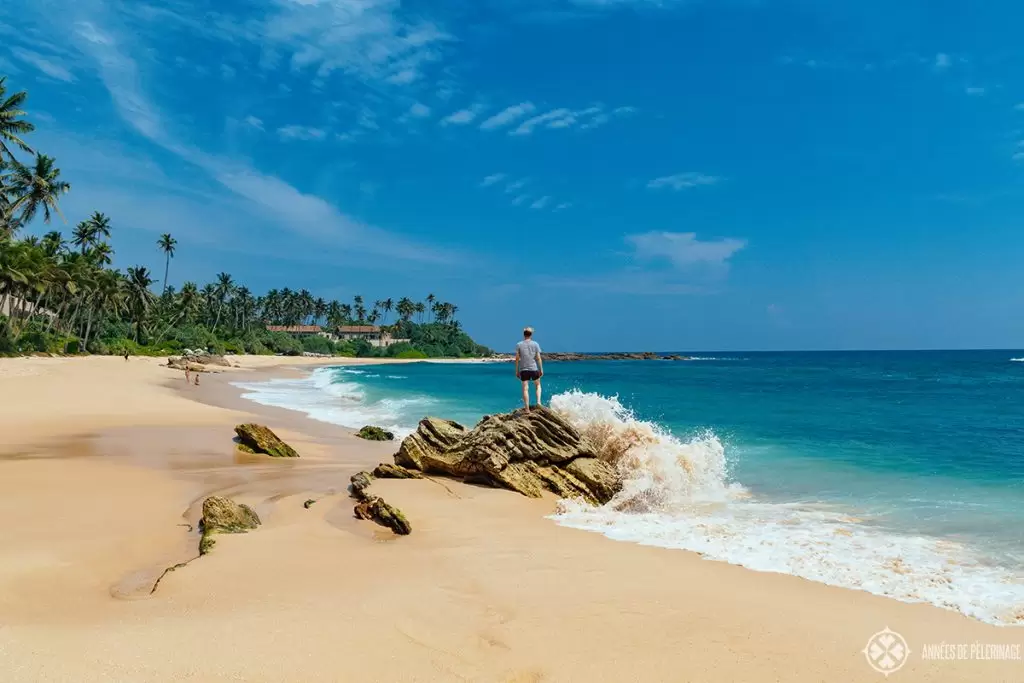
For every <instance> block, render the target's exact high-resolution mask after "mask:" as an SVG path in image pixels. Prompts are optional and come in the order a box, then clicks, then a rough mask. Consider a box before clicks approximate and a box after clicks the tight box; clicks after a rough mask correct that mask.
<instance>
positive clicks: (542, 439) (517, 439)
mask: <svg viewBox="0 0 1024 683" xmlns="http://www.w3.org/2000/svg"><path fill="white" fill-rule="evenodd" d="M395 463H396V464H398V465H401V466H403V467H406V468H409V469H416V470H420V471H422V472H424V473H427V474H443V475H448V476H451V477H456V478H458V479H462V480H464V481H466V482H469V483H477V484H485V485H489V486H496V487H502V488H507V489H511V490H513V491H517V492H519V493H521V494H523V495H525V496H530V497H531V498H539V497H540V496H541V494H542V492H543V491H544V490H548V491H552V492H553V493H555V494H557V495H559V496H561V497H565V498H583V499H585V500H587V501H588V502H590V503H592V504H595V505H601V504H604V503H607V502H608V501H609V500H611V498H612V496H614V495H615V494H616V493H617V492H618V491H619V489H620V488H621V486H622V484H621V481H620V479H619V476H618V472H617V471H616V469H615V467H614V466H612V465H609V464H608V463H606V462H604V461H602V460H600V459H599V458H598V457H597V451H596V449H595V448H594V446H593V445H592V444H591V443H590V442H589V441H587V439H586V438H584V437H583V436H582V435H580V433H579V432H578V431H576V429H575V428H574V427H573V426H572V425H570V424H569V423H568V422H566V421H565V420H564V419H562V418H561V417H560V416H559V415H558V414H557V413H554V412H552V411H551V410H549V409H547V408H535V409H534V410H531V411H525V410H518V411H516V412H514V413H508V414H504V415H488V416H487V417H484V418H483V419H482V420H480V422H479V423H478V424H477V425H476V427H474V428H473V429H472V430H471V431H467V430H466V428H465V427H463V426H462V425H460V424H458V423H455V422H450V421H448V420H439V419H437V418H426V419H424V420H422V421H421V422H420V424H419V427H418V428H417V430H416V432H415V433H413V434H411V435H410V436H408V437H407V438H406V439H405V440H404V441H403V442H402V445H401V447H400V448H399V450H398V453H396V454H395Z"/></svg>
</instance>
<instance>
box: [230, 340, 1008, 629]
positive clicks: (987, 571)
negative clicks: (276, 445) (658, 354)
mask: <svg viewBox="0 0 1024 683" xmlns="http://www.w3.org/2000/svg"><path fill="white" fill-rule="evenodd" d="M690 355H696V356H697V357H698V358H700V360H694V361H583V362H561V363H559V362H548V363H547V364H546V367H545V370H546V374H545V376H544V380H543V383H544V392H545V402H546V403H547V402H548V401H549V399H550V400H551V403H552V407H554V408H555V409H556V410H559V411H561V412H563V413H564V414H566V415H567V416H569V417H571V419H572V421H574V423H575V424H576V425H577V426H578V427H580V428H581V429H584V430H586V429H587V428H589V427H591V426H593V425H595V424H605V425H612V426H613V427H614V429H617V430H620V431H622V432H623V433H628V434H635V433H642V434H644V435H645V436H644V438H643V439H641V441H642V443H640V444H638V445H637V446H636V449H635V452H634V453H633V455H632V456H631V457H629V458H627V459H626V460H625V461H624V462H623V463H622V465H621V466H622V467H624V468H626V478H627V490H628V492H632V493H636V492H637V491H645V492H648V493H650V492H654V495H651V496H648V497H649V498H650V499H651V500H654V501H657V502H656V504H652V507H651V508H650V509H645V510H631V511H629V512H624V511H622V510H619V509H615V506H614V503H615V501H613V503H612V504H609V506H606V507H605V508H597V509H593V508H587V507H586V506H580V505H577V504H575V503H566V504H564V505H562V508H561V511H560V513H559V514H558V515H556V516H555V517H554V519H555V521H557V522H558V523H561V524H565V525H568V526H574V527H577V528H584V529H590V530H593V531H597V532H601V533H604V534H606V535H608V536H609V537H611V538H615V539H618V540H622V541H630V542H637V543H646V544H652V545H659V546H665V547H677V548H685V549H688V550H693V551H697V552H701V553H703V554H704V555H705V556H706V557H708V558H710V559H719V560H723V561H728V562H732V563H735V564H742V565H744V566H748V567H750V568H752V569H758V570H762V571H781V572H786V573H792V574H797V575H800V576H805V577H806V578H810V579H814V580H818V581H822V582H825V583H831V584H836V585H844V586H848V587H853V588H861V589H864V590H869V591H871V592H875V593H879V594H884V595H890V596H891V597H895V598H897V599H901V600H907V601H915V600H920V601H927V602H933V603H935V604H940V605H942V606H945V607H948V608H951V609H957V610H959V611H961V612H964V613H966V614H969V615H972V616H975V617H977V618H980V619H984V620H986V621H991V622H994V623H1004V624H1005V623H1014V624H1015V623H1022V622H1024V352H1021V351H1016V352H1014V351H927V352H817V353H728V354H718V353H704V354H690ZM1015 359H1016V360H1015ZM244 388H245V389H246V392H247V393H246V394H245V395H246V396H247V397H248V398H250V399H252V400H256V401H259V402H261V403H266V404H270V405H276V406H280V407H287V408H292V409H296V410H301V411H303V412H306V413H307V414H308V415H310V416H311V417H314V418H316V419H320V420H324V421H327V422H334V423H336V424H339V425H344V426H347V427H360V426H362V425H363V424H380V425H382V426H386V427H390V428H392V429H394V430H396V431H398V432H399V433H408V432H409V431H411V430H412V429H414V428H415V425H416V423H417V421H418V420H419V419H420V418H422V417H424V416H426V415H438V416H442V417H447V418H451V419H455V420H458V421H461V422H463V423H465V424H467V425H472V424H474V423H475V422H476V421H477V420H478V419H479V418H480V417H482V416H483V415H485V414H488V413H495V412H504V411H508V410H512V409H514V408H516V407H518V406H519V405H520V388H519V383H518V381H517V380H516V378H515V377H514V374H513V367H512V365H511V364H509V363H482V364H443V363H416V364H409V365H389V366H364V367H358V368H327V369H322V370H318V371H316V372H315V373H314V374H313V375H312V376H311V377H309V378H307V379H302V380H272V381H270V382H264V383H260V384H249V385H244ZM637 430H639V432H638V431H637Z"/></svg>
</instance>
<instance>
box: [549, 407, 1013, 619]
mask: <svg viewBox="0 0 1024 683" xmlns="http://www.w3.org/2000/svg"><path fill="white" fill-rule="evenodd" d="M551 407H552V409H554V410H555V411H557V412H559V413H560V414H562V415H563V416H564V417H565V418H566V419H568V420H569V422H571V423H572V424H573V426H575V427H576V428H577V429H579V430H580V431H581V432H582V433H584V434H586V435H587V436H588V437H589V438H590V439H592V440H593V441H594V443H595V444H596V445H597V447H598V450H599V455H600V457H601V458H602V459H604V460H606V461H608V462H611V463H614V464H615V465H616V466H617V467H618V468H619V470H620V472H621V473H622V476H623V482H624V485H623V490H622V491H621V492H620V493H619V494H617V495H616V496H615V498H613V499H612V500H611V501H610V502H609V503H607V504H606V505H603V506H600V507H595V506H591V505H588V504H586V503H582V502H580V501H577V500H563V501H560V502H559V509H558V512H557V513H556V514H554V515H552V519H554V520H555V521H556V522H557V523H559V524H561V525H563V526H568V527H573V528H577V529H583V530H588V531H596V532H599V533H603V534H604V535H606V536H608V537H609V538H612V539H615V540H619V541H630V542H634V543H639V544H642V545H652V546H659V547H665V548H679V549H685V550H690V551H693V552H697V553H700V554H701V555H702V556H704V557H706V558H708V559H713V560H720V561H724V562H729V563H731V564H736V565H741V566H744V567H747V568H749V569H753V570H757V571H764V572H777V573H784V574H792V575H795V576H800V577H803V578H806V579H810V580H813V581H818V582H821V583H825V584H829V585H834V586H843V587H846V588H854V589H859V590H864V591H868V592H871V593H875V594H877V595H884V596H887V597H890V598H895V599H897V600H901V601H904V602H927V603H931V604H933V605H937V606H940V607H944V608H947V609H951V610H956V611H959V612H961V613H963V614H966V615H968V616H971V617H974V618H976V619H979V620H982V621H986V622H989V623H993V624H1004V625H1005V624H1024V575H1022V574H1021V573H1020V572H1019V571H1018V570H1017V569H1014V568H1011V567H1005V566H1000V565H998V564H995V563H992V562H988V561H987V560H986V559H985V558H984V557H983V556H981V555H980V554H979V553H978V552H976V550H975V549H973V548H969V547H967V546H965V545H963V544H960V543H956V542H953V541H950V540H946V539H942V538H935V537H928V536H915V535H911V534H904V533H900V531H899V530H898V529H887V528H884V527H883V526H880V525H877V524H873V523H868V522H865V521H864V520H861V519H858V518H856V517H853V516H851V515H850V514H848V513H845V512H844V511H842V510H837V509H834V508H833V507H831V506H827V505H823V504H807V503H797V502H794V503H778V502H766V501H762V500H759V499H758V497H757V496H756V495H753V494H752V493H751V492H749V491H748V490H747V489H745V488H744V487H743V486H742V485H740V484H739V483H738V482H735V481H731V477H730V472H729V470H730V468H729V458H728V455H727V451H726V448H725V447H724V446H723V444H722V442H721V440H720V439H719V438H718V436H716V435H715V434H714V433H713V432H711V431H704V432H701V433H696V434H694V435H692V436H691V437H689V438H680V437H677V436H675V435H673V434H672V433H670V432H669V431H668V430H665V429H663V428H662V427H660V426H659V425H657V424H655V423H652V422H647V421H643V420H640V419H637V418H636V417H635V416H634V415H633V414H632V413H631V412H630V411H629V410H628V409H627V408H626V407H624V406H623V405H622V404H621V403H620V402H619V400H618V399H617V398H614V397H613V398H606V397H603V396H600V395H598V394H592V393H584V392H580V391H571V392H567V393H564V394H559V395H557V396H554V397H553V398H552V399H551Z"/></svg>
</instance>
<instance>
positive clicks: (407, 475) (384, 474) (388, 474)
mask: <svg viewBox="0 0 1024 683" xmlns="http://www.w3.org/2000/svg"><path fill="white" fill-rule="evenodd" d="M373 476H374V477H376V478H377V479H422V478H423V474H422V473H420V472H417V471H416V470H410V469H409V468H407V467H402V466H401V465H392V464H391V463H388V462H382V463H381V464H379V465H377V467H375V468H374V470H373Z"/></svg>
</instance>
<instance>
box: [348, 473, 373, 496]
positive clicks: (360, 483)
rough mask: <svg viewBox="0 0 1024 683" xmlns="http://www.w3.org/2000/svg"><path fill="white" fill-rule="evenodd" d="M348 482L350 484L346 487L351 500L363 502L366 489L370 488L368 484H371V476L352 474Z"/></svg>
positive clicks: (367, 474)
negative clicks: (355, 499)
mask: <svg viewBox="0 0 1024 683" xmlns="http://www.w3.org/2000/svg"><path fill="white" fill-rule="evenodd" d="M349 481H350V482H351V483H350V484H349V487H348V490H349V493H350V494H351V495H352V497H353V498H357V499H359V500H363V499H364V498H366V493H365V491H366V489H368V488H370V484H372V483H373V475H372V474H370V473H369V472H359V473H357V474H353V475H352V476H351V477H350V478H349Z"/></svg>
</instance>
